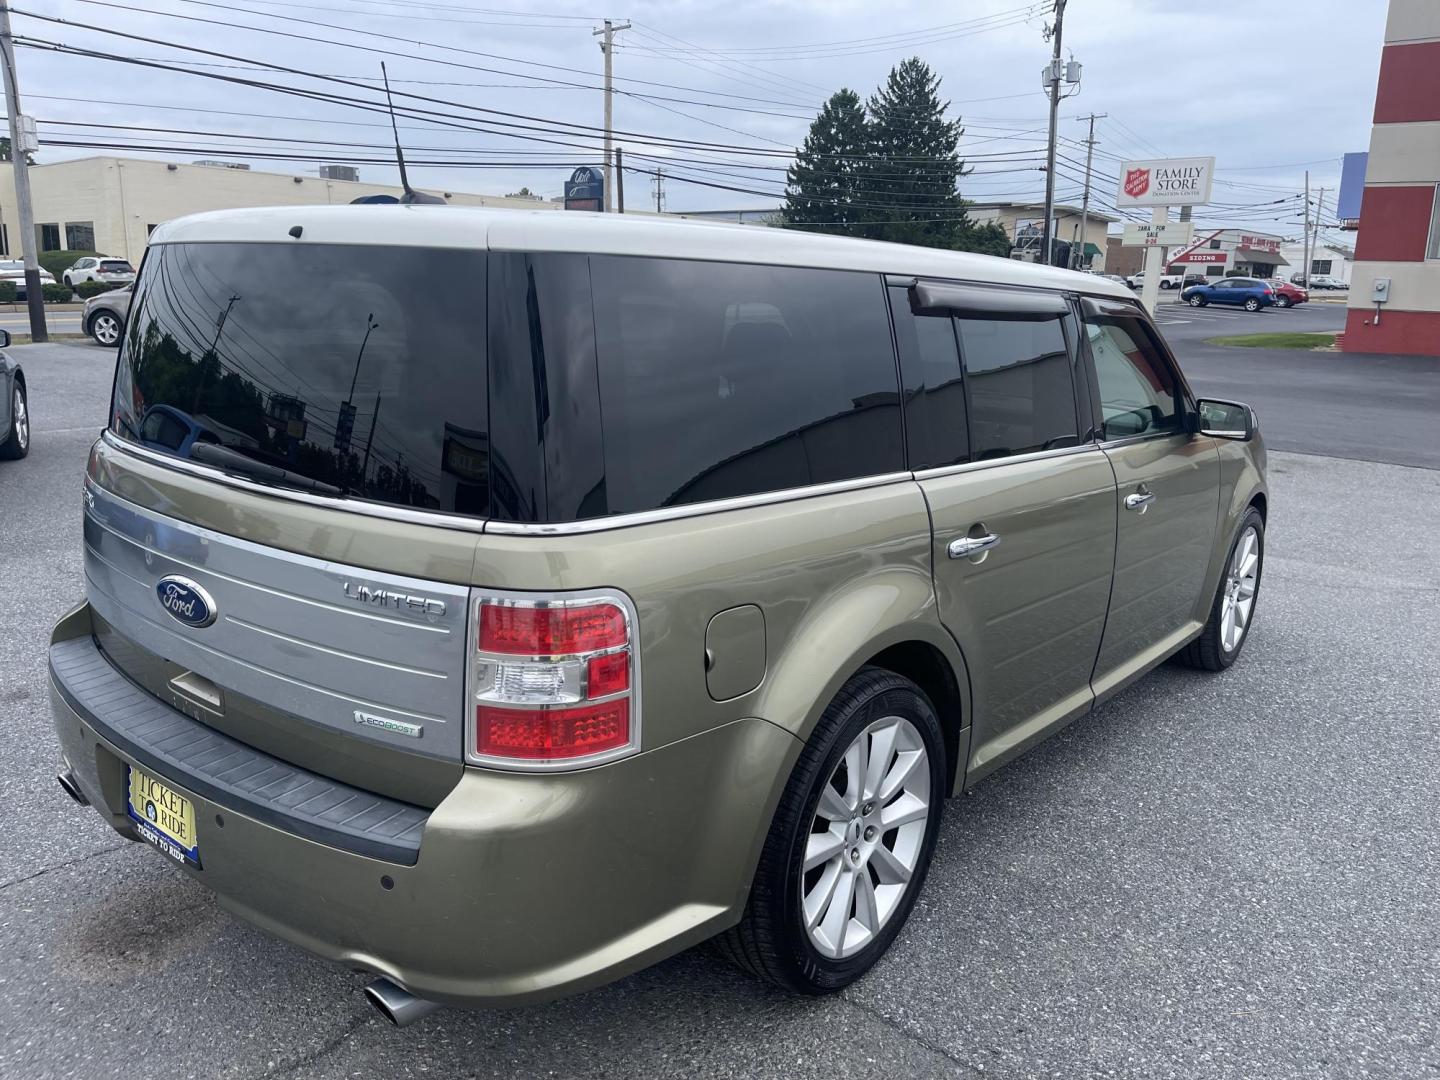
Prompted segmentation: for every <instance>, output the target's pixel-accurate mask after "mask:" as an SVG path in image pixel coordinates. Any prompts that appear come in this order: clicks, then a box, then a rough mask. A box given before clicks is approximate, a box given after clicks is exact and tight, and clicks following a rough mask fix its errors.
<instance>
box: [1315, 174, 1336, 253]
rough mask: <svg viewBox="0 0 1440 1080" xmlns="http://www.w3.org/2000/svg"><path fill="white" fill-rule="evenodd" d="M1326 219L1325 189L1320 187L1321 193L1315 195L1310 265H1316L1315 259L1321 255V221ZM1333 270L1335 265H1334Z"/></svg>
mask: <svg viewBox="0 0 1440 1080" xmlns="http://www.w3.org/2000/svg"><path fill="white" fill-rule="evenodd" d="M1324 220H1325V189H1324V188H1323V187H1322V188H1321V189H1320V194H1319V195H1317V196H1316V197H1315V240H1314V242H1313V243H1312V244H1311V245H1310V265H1311V266H1314V265H1315V260H1316V259H1317V258H1318V257H1319V255H1320V229H1321V225H1320V223H1321V222H1322V221H1324ZM1331 269H1332V270H1333V269H1334V267H1333V266H1332V267H1331Z"/></svg>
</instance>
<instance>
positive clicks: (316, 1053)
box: [256, 1011, 375, 1080]
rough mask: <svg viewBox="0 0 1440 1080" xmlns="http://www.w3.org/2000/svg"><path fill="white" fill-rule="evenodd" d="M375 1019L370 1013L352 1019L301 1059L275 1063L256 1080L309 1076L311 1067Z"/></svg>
mask: <svg viewBox="0 0 1440 1080" xmlns="http://www.w3.org/2000/svg"><path fill="white" fill-rule="evenodd" d="M374 1019H375V1017H374V1015H373V1014H371V1013H369V1012H368V1011H367V1012H364V1013H360V1014H358V1015H356V1016H353V1017H351V1018H350V1022H349V1023H348V1024H346V1025H345V1026H344V1027H342V1028H341V1029H340V1030H339V1031H337V1032H336V1033H335V1034H334V1035H332V1036H330V1038H328V1039H326V1040H325V1041H324V1042H323V1043H321V1044H320V1045H319V1046H317V1047H316V1048H315V1049H314V1050H311V1051H309V1052H308V1053H305V1054H301V1055H300V1056H299V1057H296V1058H291V1059H289V1060H288V1061H278V1062H275V1063H274V1064H273V1065H270V1066H268V1067H267V1068H266V1069H265V1071H264V1072H261V1073H257V1074H256V1080H268V1078H270V1077H277V1076H306V1075H308V1074H309V1070H310V1066H311V1065H314V1064H315V1063H316V1062H317V1061H319V1060H320V1059H321V1058H323V1057H327V1056H328V1055H330V1054H333V1053H334V1052H335V1051H336V1050H338V1049H340V1047H341V1046H343V1045H344V1043H345V1040H347V1039H348V1038H350V1036H351V1035H354V1034H355V1032H357V1031H359V1030H360V1029H361V1028H362V1027H364V1026H365V1025H366V1024H368V1023H370V1022H371V1021H372V1020H374Z"/></svg>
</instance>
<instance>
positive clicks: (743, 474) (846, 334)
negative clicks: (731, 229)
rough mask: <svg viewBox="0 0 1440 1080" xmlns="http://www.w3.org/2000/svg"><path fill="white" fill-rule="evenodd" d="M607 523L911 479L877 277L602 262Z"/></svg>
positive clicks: (596, 270)
mask: <svg viewBox="0 0 1440 1080" xmlns="http://www.w3.org/2000/svg"><path fill="white" fill-rule="evenodd" d="M590 280H591V283H592V287H593V290H594V319H595V341H596V357H597V360H598V363H599V383H600V412H601V415H602V417H603V418H604V429H605V431H604V442H605V465H606V468H605V487H606V497H607V502H608V506H609V510H610V512H611V513H625V512H630V511H640V510H650V509H653V508H655V507H661V506H674V505H681V504H685V503H692V502H699V501H702V500H708V499H723V498H730V497H734V496H740V495H750V494H756V493H760V492H766V491H777V490H783V489H785V488H792V487H799V486H803V485H806V484H819V483H825V482H828V481H835V480H849V479H853V478H856V477H863V476H874V475H877V474H881V473H887V472H894V471H897V470H899V469H901V468H903V467H904V453H903V448H902V446H901V424H900V394H899V389H900V388H899V380H898V376H897V373H896V370H895V354H894V348H893V347H892V345H891V341H890V324H889V319H888V318H887V313H886V310H885V294H884V290H883V288H882V286H881V284H880V282H879V280H878V279H877V278H876V276H875V275H873V274H863V273H854V272H850V271H840V270H810V269H796V268H788V267H775V266H748V265H739V264H726V263H714V262H690V261H685V260H678V259H638V258H627V257H623V256H595V257H593V258H592V259H591V260H590Z"/></svg>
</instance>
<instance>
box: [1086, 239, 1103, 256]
mask: <svg viewBox="0 0 1440 1080" xmlns="http://www.w3.org/2000/svg"><path fill="white" fill-rule="evenodd" d="M1099 254H1100V249H1099V248H1098V247H1096V246H1095V245H1094V244H1090V243H1087V244H1086V245H1085V258H1087V259H1088V258H1090V257H1091V256H1092V255H1099Z"/></svg>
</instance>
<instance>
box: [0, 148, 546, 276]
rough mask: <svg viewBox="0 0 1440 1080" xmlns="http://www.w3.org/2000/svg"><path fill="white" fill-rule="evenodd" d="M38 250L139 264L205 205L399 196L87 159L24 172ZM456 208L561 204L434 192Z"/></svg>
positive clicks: (304, 178) (6, 242)
mask: <svg viewBox="0 0 1440 1080" xmlns="http://www.w3.org/2000/svg"><path fill="white" fill-rule="evenodd" d="M12 169H13V166H12V165H11V164H10V163H9V162H0V256H4V257H6V258H15V259H18V258H19V257H20V242H19V241H20V238H19V235H18V234H17V233H16V232H15V231H14V230H16V229H17V228H18V225H17V218H16V211H15V180H14V175H13V172H12ZM30 190H31V195H32V197H33V199H34V202H35V232H36V236H37V239H38V242H39V250H40V251H58V250H62V249H65V250H76V251H99V252H101V253H102V254H105V255H115V256H121V257H124V258H127V259H129V260H130V261H131V262H133V263H136V264H137V265H138V264H139V261H140V257H141V255H143V254H144V252H145V244H146V240H147V238H148V237H149V235H150V232H151V230H153V229H154V228H155V226H157V225H159V224H160V223H161V222H164V221H169V220H170V219H171V218H176V217H181V216H183V215H185V214H195V213H199V212H201V211H204V210H232V209H237V208H243V207H251V206H313V205H316V204H325V203H348V202H351V201H353V200H354V199H357V198H359V197H360V196H362V195H394V196H399V195H400V193H401V189H400V188H399V187H394V186H390V185H386V184H366V183H359V182H355V181H351V180H331V179H325V178H322V177H318V176H309V175H302V174H300V173H272V172H259V171H257V170H250V169H233V168H227V167H225V166H223V165H182V164H178V163H175V162H166V161H150V160H146V159H143V158H117V157H91V158H80V159H78V160H75V161H61V162H56V163H55V164H53V165H36V166H34V167H33V168H31V170H30ZM435 193H436V194H442V195H444V197H445V199H446V200H447V201H449V202H453V203H455V204H456V205H458V206H510V207H519V208H523V209H526V210H536V209H557V210H558V209H559V208H560V205H559V204H558V203H548V202H544V201H539V202H537V201H535V200H534V199H527V198H506V197H504V196H500V195H471V194H467V193H464V192H458V191H456V192H450V191H443V192H442V191H436V192H435Z"/></svg>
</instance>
